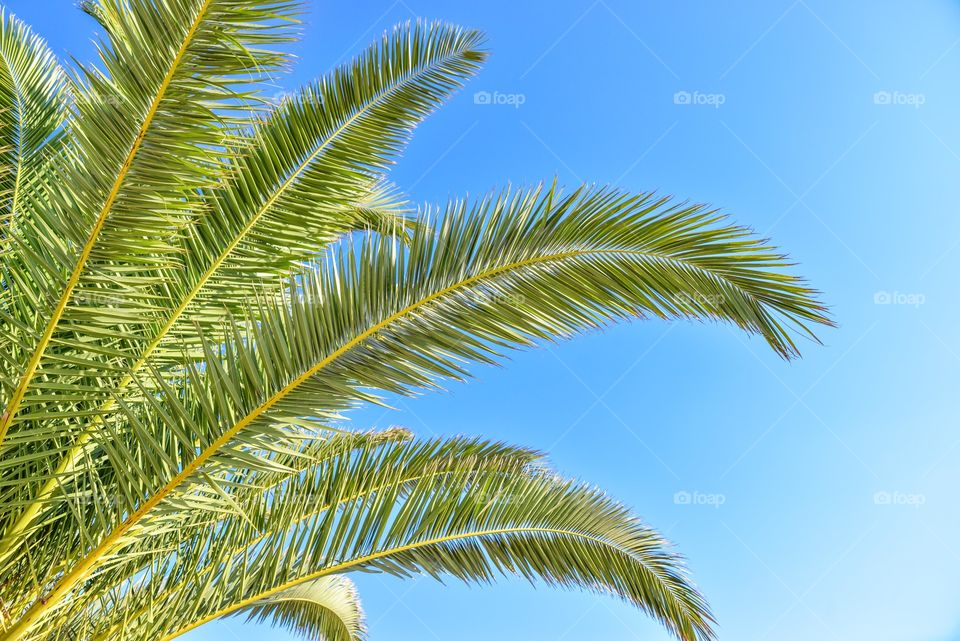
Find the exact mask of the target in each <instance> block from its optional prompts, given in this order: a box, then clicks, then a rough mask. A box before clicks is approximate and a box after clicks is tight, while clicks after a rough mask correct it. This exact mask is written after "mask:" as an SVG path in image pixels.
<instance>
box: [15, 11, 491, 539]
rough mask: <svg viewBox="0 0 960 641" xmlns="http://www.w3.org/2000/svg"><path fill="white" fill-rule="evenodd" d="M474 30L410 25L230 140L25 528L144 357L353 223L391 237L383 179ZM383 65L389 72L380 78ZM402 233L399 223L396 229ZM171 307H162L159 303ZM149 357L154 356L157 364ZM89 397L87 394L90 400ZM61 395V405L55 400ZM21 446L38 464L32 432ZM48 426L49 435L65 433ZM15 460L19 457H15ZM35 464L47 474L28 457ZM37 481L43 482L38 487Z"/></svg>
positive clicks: (390, 205)
mask: <svg viewBox="0 0 960 641" xmlns="http://www.w3.org/2000/svg"><path fill="white" fill-rule="evenodd" d="M479 42H480V36H479V34H478V33H477V32H472V31H464V30H462V29H458V28H453V27H448V26H446V25H442V24H438V23H434V24H429V25H427V24H421V23H417V24H415V25H406V26H404V27H402V28H398V29H396V30H394V32H393V33H392V34H390V35H389V36H385V37H384V39H383V42H382V43H381V44H379V45H377V46H375V47H372V48H371V49H370V50H368V51H367V52H366V53H365V54H363V55H362V56H361V57H360V58H359V59H358V60H357V61H356V62H355V63H354V64H352V65H349V66H346V67H343V68H342V69H340V70H338V71H336V72H335V73H333V74H331V75H330V76H329V77H328V78H325V79H322V80H321V81H319V82H317V83H315V85H313V86H311V87H308V88H306V89H304V90H303V91H301V92H299V93H296V94H294V95H292V96H291V97H289V98H288V99H287V100H285V101H284V103H283V104H282V105H280V107H279V108H278V109H276V110H275V111H274V112H273V113H271V114H270V115H269V117H268V118H267V119H266V120H264V121H263V122H261V123H260V124H258V125H257V126H256V127H255V128H254V129H253V131H252V133H250V134H245V135H243V136H242V137H240V138H238V140H237V142H235V146H236V148H237V151H236V155H237V160H236V162H235V163H234V166H232V167H231V168H230V170H229V178H228V179H227V180H226V181H225V182H224V184H223V185H221V186H219V187H217V188H216V189H212V190H209V191H208V193H207V196H206V201H207V202H206V203H205V209H206V214H205V215H204V216H203V217H202V218H201V219H200V220H199V221H198V224H197V225H196V226H195V227H193V228H192V229H191V230H189V231H188V233H187V234H186V236H185V240H184V246H183V247H182V253H183V255H184V257H185V258H184V259H183V261H182V263H181V264H179V265H178V266H177V268H176V269H173V270H171V272H170V274H169V277H168V278H165V279H164V286H163V291H162V296H161V295H154V301H153V302H152V306H153V308H154V309H155V310H157V312H158V313H159V314H160V315H161V320H160V322H158V325H157V327H156V329H154V330H151V333H152V337H151V338H150V340H149V342H147V343H146V344H145V345H143V346H142V349H141V350H140V351H139V352H138V355H137V357H136V359H135V362H133V360H134V359H130V361H128V362H129V363H130V364H129V367H130V372H129V373H127V374H126V375H125V376H124V377H123V378H122V379H121V380H120V381H119V383H118V385H117V387H116V389H115V390H111V389H110V388H106V389H103V394H104V398H103V401H102V403H101V405H100V406H99V407H94V408H88V409H87V410H86V412H84V413H80V412H78V411H73V412H72V415H73V416H76V417H78V418H80V419H81V423H84V424H83V425H81V426H77V425H74V426H71V430H70V432H69V433H68V434H67V440H70V439H71V438H75V440H76V442H75V443H74V445H73V446H72V447H71V448H70V449H69V451H67V452H66V453H65V454H64V453H62V452H61V451H59V450H57V449H53V448H47V449H48V450H50V454H49V456H50V458H51V459H53V460H58V461H59V462H57V463H51V464H49V467H47V469H50V470H52V473H51V472H43V473H42V474H40V475H34V476H33V478H34V479H35V480H36V481H38V482H39V484H40V488H39V489H38V490H36V491H35V493H34V497H35V498H34V500H33V502H32V504H30V505H28V506H27V508H26V509H25V510H24V511H23V512H22V514H21V515H20V516H19V518H18V521H17V531H22V530H23V529H25V528H26V527H27V526H28V525H29V523H30V522H32V521H33V520H34V519H35V518H36V517H37V514H38V513H39V511H40V510H41V509H42V504H43V503H44V502H45V501H46V499H47V498H49V496H50V495H51V494H52V493H53V492H54V491H55V490H56V486H57V485H58V484H61V483H63V482H64V478H65V476H66V475H68V474H70V473H71V472H72V471H73V470H74V468H75V466H76V463H77V461H78V460H79V459H80V457H81V456H82V455H83V453H84V448H85V447H86V446H87V445H88V444H89V442H90V439H91V437H92V434H93V432H94V431H96V430H97V429H98V427H99V426H100V424H101V421H102V416H103V415H104V414H106V413H109V412H110V411H113V410H114V409H115V408H116V407H117V403H116V400H115V398H114V396H115V395H116V394H119V393H122V392H123V391H124V390H125V389H126V388H127V387H128V386H129V384H130V383H131V381H132V380H133V375H134V374H136V373H137V372H138V371H139V370H140V369H141V367H143V365H144V364H145V363H146V362H147V360H148V359H150V358H151V357H154V356H155V354H154V353H155V352H158V354H156V357H163V356H164V355H167V356H166V357H167V358H168V359H170V360H173V361H174V363H178V362H179V359H181V358H182V356H183V353H184V351H183V350H184V346H185V345H187V344H189V343H191V342H196V339H195V338H192V337H195V336H196V335H197V334H196V327H197V326H198V325H200V326H202V327H204V328H206V329H207V333H208V334H209V332H210V331H214V330H215V329H217V328H218V327H219V324H221V323H222V322H223V319H224V318H225V316H226V314H227V313H229V312H231V310H232V311H234V312H236V311H240V310H242V308H243V307H244V306H245V305H246V303H247V302H248V300H249V298H250V297H251V296H252V295H254V294H255V293H256V291H257V290H258V288H259V289H262V288H263V286H264V285H263V281H264V280H267V281H268V282H269V280H268V279H269V277H270V275H271V274H272V275H274V276H277V277H278V279H277V286H279V285H281V284H282V282H283V281H282V280H280V279H279V277H280V276H281V275H284V274H287V273H289V271H290V269H291V268H293V267H294V266H295V265H296V264H297V263H298V262H299V261H302V260H305V259H307V258H309V257H311V256H314V255H316V253H317V252H319V251H320V250H321V249H322V248H323V247H324V246H325V245H326V244H328V243H329V242H331V241H332V240H334V239H335V238H337V237H338V236H340V235H342V234H344V233H346V232H348V231H350V230H352V229H356V228H374V229H378V230H380V231H391V227H394V226H395V225H397V224H400V225H402V224H403V223H402V221H399V222H395V221H398V218H399V214H401V213H404V212H406V209H407V208H406V205H405V203H403V202H402V200H399V199H397V198H396V196H395V194H393V193H392V191H391V190H390V189H387V188H385V187H384V186H383V185H382V184H380V183H378V182H377V180H378V178H377V177H376V172H382V170H383V169H384V168H385V166H386V165H387V164H388V163H389V162H390V159H391V158H392V157H393V156H394V155H395V154H396V153H397V152H398V151H399V150H400V148H401V147H402V146H403V144H404V143H405V141H406V138H407V137H409V135H410V133H411V132H412V130H413V128H414V127H415V126H416V125H417V124H418V123H419V122H420V121H421V120H422V119H423V118H424V117H425V116H426V115H427V114H428V113H429V112H430V111H431V110H433V109H434V108H436V107H437V106H438V105H439V104H440V103H441V102H442V101H443V100H444V99H445V98H446V97H447V96H448V95H449V94H450V93H451V92H452V91H453V90H455V89H456V88H457V87H459V86H460V84H461V82H462V81H463V79H465V78H466V77H467V76H469V75H470V74H472V73H473V72H475V71H476V69H477V67H478V64H479V63H480V62H481V61H482V60H483V53H482V52H480V51H479V50H478V49H477V46H478V44H479ZM384 69H386V70H387V72H386V73H384V71H383V70H384ZM401 229H402V227H401ZM161 300H162V301H166V304H168V305H169V307H170V308H169V310H160V305H161V302H160V301H161ZM153 360H154V361H156V360H157V358H153ZM89 396H90V394H85V395H84V397H83V398H85V399H86V400H88V401H89V398H88V397H89ZM61 400H62V399H61ZM29 436H30V439H29V441H28V442H29V444H30V445H31V446H32V447H31V448H30V449H28V450H27V451H26V456H29V457H31V460H35V459H36V454H35V451H34V450H35V449H36V448H35V447H33V446H34V444H35V443H36V441H37V437H36V434H35V433H32V434H30V435H29ZM63 437H64V435H63V427H62V425H59V424H54V425H53V426H51V430H50V436H49V437H48V438H50V439H58V438H63ZM7 460H8V461H9V462H10V463H11V464H13V463H15V462H16V461H17V460H18V458H17V456H16V455H15V454H14V455H11V456H8V457H7ZM33 467H34V468H36V467H43V464H42V462H36V461H35V462H34V465H33ZM44 477H49V478H46V480H44Z"/></svg>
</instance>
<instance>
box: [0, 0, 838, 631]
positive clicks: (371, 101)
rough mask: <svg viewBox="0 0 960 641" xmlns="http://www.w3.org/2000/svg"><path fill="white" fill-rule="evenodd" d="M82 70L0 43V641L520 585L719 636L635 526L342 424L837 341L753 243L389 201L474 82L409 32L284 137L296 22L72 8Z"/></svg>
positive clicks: (519, 200) (443, 39)
mask: <svg viewBox="0 0 960 641" xmlns="http://www.w3.org/2000/svg"><path fill="white" fill-rule="evenodd" d="M81 6H82V8H83V9H84V10H85V11H87V13H89V14H90V15H91V16H93V17H94V19H95V20H96V21H97V22H98V23H99V25H100V26H101V27H102V30H103V32H104V33H105V34H106V36H105V40H103V41H102V42H100V43H99V61H98V62H97V63H96V64H95V65H89V66H82V65H81V66H75V67H74V69H73V70H72V73H71V72H65V71H63V70H61V68H60V67H59V63H58V61H57V60H56V59H55V57H54V56H53V55H52V54H51V53H50V51H49V49H48V48H47V47H46V45H45V44H44V43H43V42H42V40H40V39H39V38H38V37H37V36H35V35H33V34H32V33H31V32H30V31H29V29H28V28H27V27H25V26H24V25H23V24H22V23H20V22H19V21H17V20H16V19H15V18H13V17H12V16H10V15H9V14H6V13H2V14H0V641H53V640H59V639H71V640H73V639H85V640H87V641H114V640H128V641H146V640H148V639H149V640H155V639H171V638H174V637H176V636H178V635H180V634H182V633H183V632H185V631H187V630H190V629H193V628H195V627H197V626H199V625H202V624H203V623H204V622H206V621H210V620H213V619H215V618H218V617H222V616H247V617H248V618H249V619H251V620H256V621H270V622H272V623H275V624H277V625H282V626H286V627H288V628H289V629H291V630H292V631H294V632H296V633H300V634H302V635H305V636H307V637H309V638H324V639H331V640H332V639H335V640H336V641H350V640H353V639H362V638H363V637H364V625H363V617H362V611H361V609H360V605H359V600H358V598H357V595H356V591H355V589H354V588H353V586H352V584H351V583H349V581H348V580H347V579H346V578H344V576H343V575H344V574H346V573H349V572H353V571H365V572H388V573H391V574H395V575H398V576H408V575H412V574H426V575H430V576H434V577H437V578H443V577H456V578H458V579H462V580H464V581H468V582H479V583H486V582H490V581H492V580H494V579H495V578H496V577H499V576H501V575H504V574H509V575H517V576H521V577H524V578H527V579H530V580H531V581H534V582H537V583H546V584H549V585H557V586H563V587H571V588H580V589H587V590H594V591H598V592H601V593H606V594H611V595H614V596H618V597H620V598H622V599H624V600H625V601H627V602H628V603H631V604H633V605H635V606H637V607H638V608H640V609H642V610H644V611H646V612H648V613H649V614H651V615H652V616H653V617H655V618H656V619H658V620H660V621H661V622H662V623H663V624H664V625H665V626H666V627H667V629H668V630H670V631H671V632H672V633H673V634H674V635H675V636H676V637H678V638H679V639H682V640H684V641H700V640H706V639H710V638H712V632H711V627H712V623H713V620H712V618H711V615H710V612H709V610H708V608H707V606H706V604H705V602H704V599H703V597H702V596H701V595H700V594H699V592H698V591H697V589H696V587H695V586H694V584H693V583H692V581H691V580H690V579H689V577H688V576H687V574H686V571H685V569H684V566H683V563H682V562H681V560H680V558H679V557H678V556H677V555H675V554H674V553H673V552H672V551H671V550H670V548H669V546H668V545H667V544H666V543H665V542H664V541H663V539H662V538H661V537H660V536H659V535H658V534H656V532H654V531H653V530H651V529H650V528H648V527H647V526H646V525H644V524H643V523H642V522H641V521H639V520H638V518H637V517H636V516H634V515H633V514H632V512H630V511H629V510H628V509H627V508H625V507H624V506H622V505H620V504H618V503H616V502H615V501H613V500H611V499H609V498H607V497H606V496H604V495H603V494H602V493H601V492H599V491H598V490H596V489H594V488H591V487H589V486H587V485H584V484H582V483H579V482H574V481H569V480H565V479H563V478H561V477H559V476H557V475H555V474H554V473H553V472H551V471H550V470H549V469H548V468H547V467H546V465H545V464H544V463H543V461H542V460H541V456H540V455H539V454H538V453H537V452H535V451H532V450H529V449H526V448H520V447H515V446H510V445H504V444H500V443H490V442H487V441H484V440H482V439H470V438H465V437H458V438H452V439H434V440H427V441H422V440H417V439H415V438H413V437H412V435H411V434H410V433H409V432H407V431H406V430H402V429H393V430H388V431H386V432H370V433H368V432H357V431H355V430H351V429H348V428H347V427H345V423H344V421H345V419H346V418H348V412H349V410H350V409H352V408H354V407H356V406H357V405H360V404H363V403H368V402H374V403H385V402H386V401H385V397H386V396H389V395H391V394H417V393H420V392H422V391H424V390H431V389H436V388H438V387H440V386H441V385H443V384H444V381H446V380H450V379H454V380H461V379H465V378H467V377H468V376H469V374H470V371H471V369H472V367H473V366H474V365H475V364H483V363H496V362H500V361H502V360H503V359H504V358H505V357H506V356H507V355H508V354H509V353H510V351H511V350H514V349H518V348H524V347H529V346H532V345H536V344H538V343H542V342H544V341H553V340H561V339H564V338H567V337H570V336H573V335H576V334H578V333H581V332H584V331H589V330H593V329H596V328H601V327H604V326H606V325H608V324H610V323H614V322H619V321H624V320H632V319H642V318H652V319H667V320H683V319H696V320H710V321H718V322H724V323H730V324H732V325H734V326H736V327H738V328H740V329H742V330H744V331H746V332H748V333H751V334H756V335H758V336H759V337H760V338H761V339H762V340H764V341H765V342H766V343H767V344H768V345H769V346H770V347H771V348H772V349H773V350H774V351H775V352H776V353H778V354H780V355H781V356H783V357H785V358H793V357H795V356H797V355H798V353H799V342H798V338H799V337H803V338H808V339H813V340H816V339H815V336H814V333H813V328H814V327H816V326H823V325H830V324H831V323H830V320H829V318H828V316H827V314H826V311H825V309H824V307H823V305H822V304H821V303H820V301H819V299H818V295H817V293H816V292H815V291H813V290H812V289H810V288H809V287H808V286H807V285H806V284H805V283H804V282H803V281H802V280H800V279H799V278H798V277H796V276H794V275H793V274H792V273H791V272H792V269H791V265H790V263H789V262H788V261H787V259H786V258H785V257H784V256H783V255H782V254H781V253H780V252H779V251H778V250H777V249H776V248H775V247H774V246H772V245H771V244H770V243H768V242H767V241H766V240H763V239H759V238H757V237H756V236H754V235H753V234H752V233H750V232H749V231H748V230H746V229H744V228H741V227H738V226H736V225H732V224H730V223H728V222H727V221H726V220H725V219H724V218H723V217H721V216H720V215H718V214H717V213H716V212H715V211H714V210H712V209H710V208H708V207H706V206H702V205H690V204H687V203H677V202H675V201H673V200H671V199H670V198H667V197H661V196H657V195H655V194H645V193H641V194H629V193H624V192H621V191H617V190H614V189H610V188H604V187H595V186H582V187H579V188H577V189H574V190H573V191H571V192H566V193H565V192H563V191H562V190H561V189H560V188H558V187H557V186H556V185H551V186H541V187H537V188H533V189H509V190H505V191H502V192H499V193H493V194H491V195H489V196H487V197H483V198H480V199H476V200H469V199H468V200H456V201H452V202H450V203H448V204H447V205H446V206H443V207H440V208H432V207H422V208H420V209H419V211H418V213H413V212H414V211H416V208H414V207H411V206H410V205H409V204H408V203H407V199H406V198H405V197H404V196H403V195H402V192H401V191H400V189H398V188H397V187H394V186H393V185H392V184H391V183H390V178H389V175H388V171H389V168H390V165H391V164H392V163H393V162H394V161H395V160H396V158H397V157H398V156H399V155H400V153H401V152H402V151H403V149H404V148H405V146H406V144H407V142H408V140H409V138H410V137H411V135H412V134H413V131H414V130H415V128H416V127H417V126H418V125H419V123H420V122H421V121H422V120H423V119H424V118H425V117H426V116H428V115H429V114H430V113H431V112H432V111H433V110H435V109H436V108H437V107H439V106H440V105H441V104H442V103H443V102H444V101H445V100H446V99H447V98H448V97H449V96H450V95H452V94H453V93H454V92H455V91H456V90H457V89H459V88H460V87H461V85H462V84H463V83H464V82H465V81H466V80H467V79H469V78H470V77H471V76H473V75H474V74H476V73H477V71H478V70H479V68H480V66H481V64H482V62H483V60H484V59H485V55H486V54H485V52H484V51H483V49H482V42H483V37H482V35H481V34H479V33H478V32H476V31H471V30H465V29H461V28H459V27H454V26H450V25H445V24H442V23H424V22H416V23H412V24H406V25H401V26H399V27H397V28H396V29H394V30H393V31H391V32H389V33H387V34H385V35H384V37H383V38H382V40H381V41H379V42H378V43H376V44H375V45H374V46H372V47H370V48H369V49H367V50H366V51H365V52H363V53H362V54H361V55H360V56H358V58H357V59H356V60H355V61H354V62H352V63H350V64H347V65H344V66H342V67H340V68H339V69H337V70H335V71H333V72H332V73H330V74H328V75H326V76H324V77H322V78H320V79H319V80H317V81H315V82H313V83H309V84H307V85H306V86H304V87H303V88H301V89H300V90H298V91H295V92H294V93H292V94H291V95H289V96H288V97H287V98H285V99H284V100H283V101H281V102H280V103H279V104H270V102H269V101H266V100H263V99H262V98H261V97H260V92H261V91H262V89H263V87H264V86H265V83H266V82H267V81H272V80H273V78H274V74H276V73H277V72H279V71H281V70H283V69H284V68H285V66H286V63H287V60H288V57H287V55H286V54H285V53H284V52H283V47H282V45H284V44H285V43H287V42H288V41H290V40H291V39H292V38H293V37H294V35H295V26H294V25H295V22H296V18H297V16H298V15H299V14H300V13H301V12H302V11H303V10H304V7H303V6H302V3H301V2H299V1H298V0H85V1H84V2H82V3H81Z"/></svg>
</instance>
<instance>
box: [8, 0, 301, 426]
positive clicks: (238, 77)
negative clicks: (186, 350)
mask: <svg viewBox="0 0 960 641" xmlns="http://www.w3.org/2000/svg"><path fill="white" fill-rule="evenodd" d="M96 7H97V9H98V12H99V13H98V15H99V16H100V19H101V20H102V21H104V22H105V23H106V24H108V25H109V28H108V29H106V31H107V33H108V34H109V40H108V41H107V42H103V43H101V45H100V58H101V60H100V62H101V66H91V67H82V68H81V73H80V77H79V78H78V79H77V80H76V81H75V82H74V83H73V85H74V87H73V94H74V100H73V104H72V107H71V109H72V111H73V112H74V113H73V114H72V117H71V118H70V119H69V126H68V129H69V135H70V141H69V144H68V145H67V146H66V147H65V149H64V152H63V153H62V154H61V155H60V157H59V158H58V161H59V162H58V163H57V164H56V166H55V167H53V168H52V169H51V172H52V173H53V174H54V175H55V176H56V177H55V178H54V177H52V176H51V177H50V178H49V179H48V180H47V181H46V183H45V187H46V189H45V190H44V192H45V193H44V194H43V198H44V199H45V200H47V201H49V202H48V205H47V206H46V207H43V208H40V210H39V211H40V212H42V214H43V216H42V220H39V221H38V222H37V224H36V225H35V230H34V232H35V233H33V234H30V235H29V236H26V235H24V237H23V239H22V243H21V247H20V248H19V249H20V251H19V253H18V258H19V260H20V261H21V262H22V263H23V266H22V268H24V269H27V268H29V273H31V276H32V278H31V279H29V280H28V281H27V282H23V283H18V285H19V287H18V288H17V289H16V291H14V292H13V295H14V296H21V297H27V298H29V299H31V300H33V301H35V302H37V303H39V304H38V306H37V307H38V309H35V310H33V314H31V316H30V317H29V318H25V319H19V320H20V321H21V322H22V323H23V327H21V328H20V331H19V332H18V334H17V335H16V336H15V337H13V339H14V340H15V341H16V342H17V343H19V344H22V349H23V351H24V352H25V353H26V354H28V355H29V356H28V357H26V358H24V359H23V362H22V363H18V367H17V369H16V372H17V375H18V377H19V378H18V383H17V386H16V388H15V389H14V390H13V392H12V393H11V394H10V395H9V397H7V398H4V399H2V401H3V402H4V404H5V406H6V410H5V411H4V412H3V414H2V415H0V442H2V440H3V437H4V436H5V435H6V434H7V432H8V430H9V429H10V427H11V426H12V425H16V424H17V423H19V422H22V421H26V420H31V419H30V414H31V412H34V411H37V412H42V411H43V409H44V408H45V407H47V406H48V404H49V403H50V396H51V394H50V393H49V391H47V392H44V391H43V390H38V389H37V388H36V387H35V386H33V383H34V381H35V379H37V378H40V379H41V380H49V379H56V378H57V377H58V376H60V377H64V381H63V384H61V386H60V387H61V389H59V392H60V394H59V395H57V396H63V400H62V402H64V403H69V402H73V401H76V402H80V401H83V400H89V398H90V396H91V395H92V394H93V392H92V391H90V390H87V391H86V394H85V395H83V396H82V397H78V395H76V394H70V392H69V390H70V386H69V384H68V382H69V381H70V378H69V376H68V375H67V376H65V374H64V373H63V370H67V371H68V372H72V371H75V370H76V369H77V367H78V366H80V368H81V370H80V372H79V374H81V375H91V374H93V375H95V376H97V378H99V380H100V384H101V385H102V384H103V382H104V381H108V380H110V378H111V377H119V376H122V374H121V373H120V372H118V371H117V370H118V368H116V367H115V366H113V365H112V364H111V359H112V358H116V357H117V356H118V355H120V354H123V353H124V352H126V351H131V352H135V351H136V349H137V347H138V346H141V345H142V339H140V338H139V337H138V336H137V333H138V332H139V331H140V330H141V328H142V327H143V326H144V325H149V323H150V322H151V321H152V320H153V309H154V305H153V304H152V300H151V297H150V295H149V294H150V293H149V286H150V285H153V284H156V283H158V282H159V281H158V279H160V278H161V270H162V269H163V268H164V267H168V266H170V265H171V264H172V263H174V262H175V255H176V249H177V248H176V244H175V242H174V241H175V240H176V238H177V234H176V231H177V230H178V229H182V228H183V227H184V226H185V225H187V224H189V223H190V222H191V221H193V220H194V219H195V218H196V216H197V215H198V213H199V212H198V211H197V208H196V207H195V206H194V204H193V201H192V199H190V198H187V196H189V195H190V194H192V193H194V192H195V191H196V190H197V189H200V188H202V187H205V186H211V185H213V184H215V183H216V181H217V180H218V179H219V177H220V176H219V174H221V173H222V170H221V167H222V162H221V160H220V159H221V157H222V154H223V151H224V149H225V147H224V145H225V144H226V142H227V140H228V139H229V137H230V136H231V131H230V130H231V127H230V125H229V123H230V121H231V117H230V111H231V109H236V103H237V101H238V100H241V99H243V98H244V97H245V96H246V95H247V93H248V92H249V90H250V88H251V86H255V85H251V82H252V81H255V80H256V79H257V78H262V77H264V76H263V75H262V74H265V73H269V72H270V71H271V70H275V69H277V68H279V67H280V66H281V65H282V64H283V61H284V56H283V54H281V53H277V52H274V51H271V50H270V49H269V48H266V47H265V46H264V45H270V44H276V43H281V42H285V41H287V40H289V39H290V34H289V33H288V30H287V29H286V28H285V27H284V26H283V23H284V21H288V20H289V19H291V18H292V13H291V12H292V11H293V9H294V8H295V3H291V2H289V1H288V0H251V1H248V2H238V1H237V0H165V1H164V2H154V1H152V0H98V2H97V5H96ZM225 125H226V126H225ZM39 215H40V214H39V213H38V216H39ZM132 239H136V242H131V240H132ZM106 300H112V301H114V305H113V306H112V307H111V310H110V311H109V312H106V311H105V310H104V309H103V302H104V301H106ZM111 332H112V333H113V334H114V335H115V338H114V340H112V341H108V342H106V344H104V341H103V337H104V336H109V335H110V334H111ZM91 338H95V339H96V340H97V341H98V342H99V343H100V344H99V346H96V345H95V344H93V343H91V344H88V343H90V340H89V339H91ZM85 339H86V340H85ZM97 347H99V349H98V348H97ZM31 392H32V393H31ZM57 400H58V401H59V400H60V399H57ZM21 414H25V415H26V416H22V415H21Z"/></svg>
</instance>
